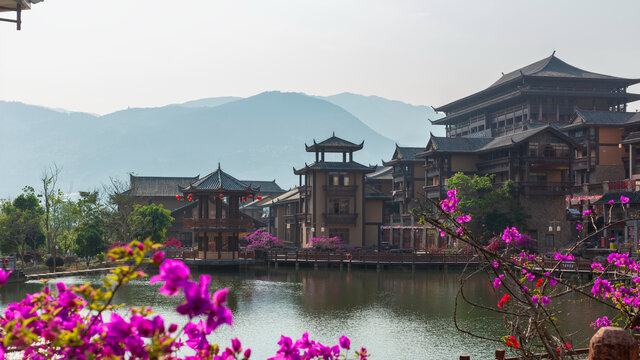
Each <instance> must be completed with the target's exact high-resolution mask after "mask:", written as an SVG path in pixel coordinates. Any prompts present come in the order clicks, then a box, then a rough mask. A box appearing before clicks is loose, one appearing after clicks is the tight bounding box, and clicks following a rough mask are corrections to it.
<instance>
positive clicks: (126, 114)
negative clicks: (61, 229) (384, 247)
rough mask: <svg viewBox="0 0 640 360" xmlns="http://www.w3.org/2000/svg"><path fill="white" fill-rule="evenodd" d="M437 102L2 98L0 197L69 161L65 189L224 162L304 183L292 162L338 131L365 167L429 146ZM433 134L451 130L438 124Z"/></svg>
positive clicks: (234, 169)
mask: <svg viewBox="0 0 640 360" xmlns="http://www.w3.org/2000/svg"><path fill="white" fill-rule="evenodd" d="M437 117H438V115H437V114H435V113H434V112H433V110H432V109H431V108H429V107H424V106H414V105H408V104H404V103H401V102H397V101H390V100H386V99H383V98H379V97H365V96H361V95H355V94H348V93H344V94H339V95H334V96H330V97H325V98H322V97H313V96H307V95H305V94H301V93H281V92H265V93H261V94H258V95H255V96H252V97H249V98H245V99H242V98H236V97H221V98H209V99H200V100H194V101H189V102H187V103H184V104H177V105H168V106H164V107H159V108H131V109H126V110H121V111H117V112H114V113H111V114H107V115H104V116H97V115H93V114H87V113H77V112H65V111H60V110H53V109H48V108H44V107H39V106H34V105H26V104H22V103H18V102H3V101H0V129H1V130H2V131H0V153H1V154H2V155H1V156H0V168H1V169H2V170H1V171H0V174H2V176H1V177H0V198H10V197H13V196H15V195H16V194H18V193H19V192H20V190H21V188H22V187H23V186H25V185H31V186H34V187H36V188H37V187H39V184H38V179H39V177H40V175H41V173H42V170H43V168H44V167H46V166H48V165H50V164H52V163H54V162H55V163H56V164H58V165H59V166H62V167H63V171H62V174H61V177H60V185H61V188H62V190H63V191H65V192H77V191H79V190H91V189H94V188H99V187H100V186H101V184H103V183H107V182H108V181H109V178H110V177H116V178H120V179H123V180H128V179H127V177H128V175H127V174H129V173H130V172H133V173H135V174H137V175H149V176H193V175H197V174H201V175H205V174H207V173H209V172H211V171H213V170H215V168H216V167H217V164H218V162H220V163H221V165H222V168H223V169H224V170H225V171H228V172H229V173H231V174H232V175H234V176H236V177H239V178H245V179H259V180H271V179H274V178H275V179H277V180H278V182H279V183H280V184H281V185H282V186H283V187H289V186H292V185H295V184H296V183H297V179H296V177H295V176H294V175H293V172H292V167H293V166H295V167H296V168H299V167H302V166H304V163H305V161H306V162H308V163H311V162H313V160H314V159H313V155H312V154H307V153H306V152H305V151H304V144H305V142H306V143H307V144H310V143H311V142H313V139H314V138H315V139H316V140H317V141H321V140H323V139H325V138H326V137H329V136H331V133H332V132H333V131H335V133H336V135H337V136H340V137H343V138H345V139H347V140H350V141H353V142H358V143H359V142H360V141H362V140H364V141H365V146H364V149H363V150H361V151H359V152H357V153H356V154H354V160H355V161H358V162H360V163H363V164H379V163H380V159H385V160H387V159H389V158H390V157H391V155H392V154H393V150H394V142H396V141H397V142H398V143H400V144H403V145H411V146H424V145H426V142H427V138H428V134H429V130H430V129H429V125H430V124H429V122H428V121H427V118H431V119H435V118H437ZM431 130H432V131H433V132H434V133H442V132H443V130H442V129H440V128H438V127H434V128H433V129H431Z"/></svg>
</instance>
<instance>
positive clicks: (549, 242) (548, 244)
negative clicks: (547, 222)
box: [544, 234, 554, 248]
mask: <svg viewBox="0 0 640 360" xmlns="http://www.w3.org/2000/svg"><path fill="white" fill-rule="evenodd" d="M553 243H554V241H553V234H546V235H545V236H544V244H545V245H546V247H548V248H552V247H553Z"/></svg>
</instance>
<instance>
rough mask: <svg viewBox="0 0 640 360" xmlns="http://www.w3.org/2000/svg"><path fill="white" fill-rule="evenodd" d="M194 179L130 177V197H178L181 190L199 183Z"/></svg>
mask: <svg viewBox="0 0 640 360" xmlns="http://www.w3.org/2000/svg"><path fill="white" fill-rule="evenodd" d="M198 179H199V176H194V177H164V176H135V175H130V176H129V182H130V185H129V186H130V189H129V190H128V192H127V193H128V194H129V195H133V196H176V195H178V194H179V193H180V188H182V187H186V186H189V184H191V183H193V182H195V181H198Z"/></svg>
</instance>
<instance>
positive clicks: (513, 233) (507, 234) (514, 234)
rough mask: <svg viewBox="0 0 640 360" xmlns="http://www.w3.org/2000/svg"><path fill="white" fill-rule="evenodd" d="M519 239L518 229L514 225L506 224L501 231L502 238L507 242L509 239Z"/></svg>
mask: <svg viewBox="0 0 640 360" xmlns="http://www.w3.org/2000/svg"><path fill="white" fill-rule="evenodd" d="M520 239H522V235H520V232H518V229H516V228H515V227H512V228H510V227H508V226H507V228H506V229H504V231H503V232H502V240H504V242H506V243H507V244H508V243H510V242H511V241H518V240H520Z"/></svg>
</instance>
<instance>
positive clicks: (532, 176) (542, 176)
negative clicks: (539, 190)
mask: <svg viewBox="0 0 640 360" xmlns="http://www.w3.org/2000/svg"><path fill="white" fill-rule="evenodd" d="M529 181H532V182H538V183H545V182H547V173H536V172H530V173H529Z"/></svg>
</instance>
